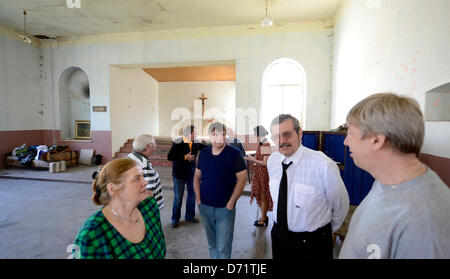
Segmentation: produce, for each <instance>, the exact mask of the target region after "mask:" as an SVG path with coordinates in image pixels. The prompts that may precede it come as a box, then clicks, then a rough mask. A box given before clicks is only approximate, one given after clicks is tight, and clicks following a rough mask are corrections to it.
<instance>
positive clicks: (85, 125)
mask: <svg viewBox="0 0 450 279" xmlns="http://www.w3.org/2000/svg"><path fill="white" fill-rule="evenodd" d="M75 139H91V121H89V120H75Z"/></svg>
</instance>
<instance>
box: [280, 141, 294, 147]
mask: <svg viewBox="0 0 450 279" xmlns="http://www.w3.org/2000/svg"><path fill="white" fill-rule="evenodd" d="M291 146H292V144H290V143H288V142H285V143H282V144H280V145H279V147H280V148H283V147H291Z"/></svg>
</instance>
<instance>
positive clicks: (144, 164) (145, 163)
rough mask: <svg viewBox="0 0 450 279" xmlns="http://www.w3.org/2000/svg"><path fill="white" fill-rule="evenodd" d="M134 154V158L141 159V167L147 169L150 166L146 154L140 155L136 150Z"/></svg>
mask: <svg viewBox="0 0 450 279" xmlns="http://www.w3.org/2000/svg"><path fill="white" fill-rule="evenodd" d="M132 154H133V155H134V157H136V158H137V159H139V161H141V162H142V166H141V167H147V166H148V165H149V162H150V161H149V160H148V159H147V157H145V155H144V154H142V153H139V152H137V151H134V150H133V152H132Z"/></svg>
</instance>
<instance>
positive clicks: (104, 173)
mask: <svg viewBox="0 0 450 279" xmlns="http://www.w3.org/2000/svg"><path fill="white" fill-rule="evenodd" d="M134 166H136V162H135V161H134V160H132V159H130V158H121V159H115V160H112V161H111V162H109V163H107V164H106V165H105V166H103V167H102V168H101V170H100V171H99V172H98V173H97V174H96V175H93V176H95V179H94V181H93V182H92V191H93V192H94V194H93V195H92V201H93V202H94V203H95V204H96V205H107V204H108V203H109V202H110V201H111V196H110V195H109V193H108V189H107V185H108V183H113V184H116V185H120V184H122V183H123V182H124V178H125V176H124V173H125V172H127V171H128V170H130V169H131V168H133V167H134Z"/></svg>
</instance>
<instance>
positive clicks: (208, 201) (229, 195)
mask: <svg viewBox="0 0 450 279" xmlns="http://www.w3.org/2000/svg"><path fill="white" fill-rule="evenodd" d="M209 137H210V139H211V143H212V146H210V147H206V148H204V149H203V150H202V152H201V153H200V155H199V159H198V164H197V169H196V170H195V175H194V191H195V195H196V199H197V204H198V209H199V211H200V215H201V217H202V224H203V227H204V228H205V232H206V237H207V239H208V246H209V255H210V257H211V258H213V259H217V258H225V259H229V258H230V257H231V250H232V249H231V248H232V243H233V234H234V220H235V216H236V208H235V205H236V201H237V200H238V198H239V197H240V196H241V194H242V192H243V191H244V187H245V183H246V181H247V170H246V166H245V161H244V159H243V158H242V156H241V154H240V152H239V150H237V149H236V148H233V147H230V146H227V145H226V127H225V125H223V124H222V123H219V122H216V123H213V124H211V125H210V127H209Z"/></svg>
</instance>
